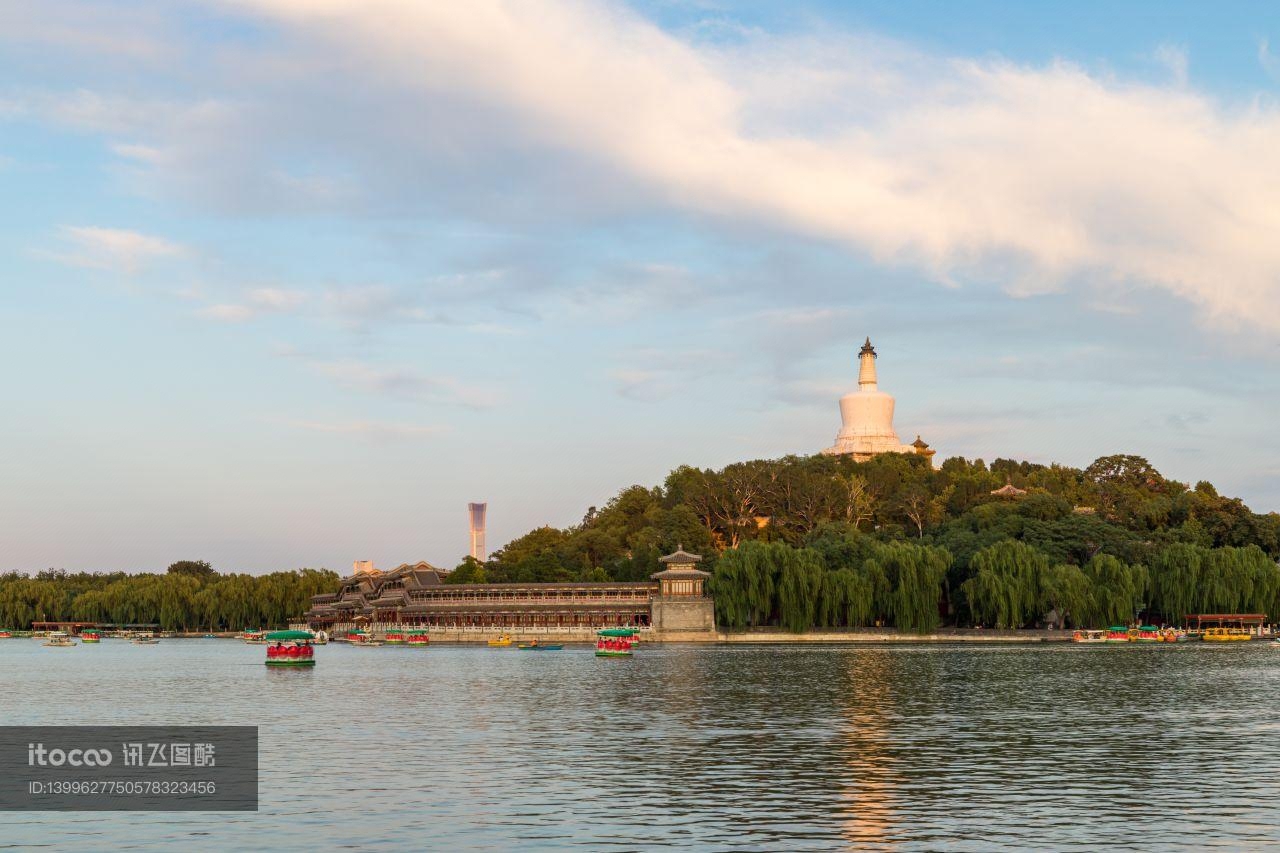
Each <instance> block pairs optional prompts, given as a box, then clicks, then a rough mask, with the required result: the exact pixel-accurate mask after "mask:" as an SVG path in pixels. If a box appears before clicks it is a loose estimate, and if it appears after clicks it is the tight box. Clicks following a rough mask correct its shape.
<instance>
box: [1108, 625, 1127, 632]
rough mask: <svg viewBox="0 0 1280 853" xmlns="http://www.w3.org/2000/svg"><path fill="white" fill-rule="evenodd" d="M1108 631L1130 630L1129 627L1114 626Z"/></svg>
mask: <svg viewBox="0 0 1280 853" xmlns="http://www.w3.org/2000/svg"><path fill="white" fill-rule="evenodd" d="M1107 630H1108V631H1128V630H1129V629H1128V628H1127V627H1125V626H1124V625H1112V626H1111V627H1110V628H1108V629H1107Z"/></svg>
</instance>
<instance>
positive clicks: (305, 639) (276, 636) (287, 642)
mask: <svg viewBox="0 0 1280 853" xmlns="http://www.w3.org/2000/svg"><path fill="white" fill-rule="evenodd" d="M314 639H315V635H313V634H312V633H311V632H310V631H293V630H290V631H272V632H271V633H269V634H267V636H266V640H267V642H268V643H270V644H271V645H269V646H268V647H267V666H270V667H290V668H301V667H312V666H315V665H316V659H315V649H314V648H312V645H311V641H312V640H314Z"/></svg>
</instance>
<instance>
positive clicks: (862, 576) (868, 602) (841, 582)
mask: <svg viewBox="0 0 1280 853" xmlns="http://www.w3.org/2000/svg"><path fill="white" fill-rule="evenodd" d="M874 603H875V588H874V584H873V581H872V578H871V576H870V574H868V573H866V572H864V571H859V570H856V569H851V568H841V569H836V570H835V571H828V572H827V573H826V574H825V575H824V576H823V578H822V594H821V598H820V600H819V605H818V620H817V621H818V624H819V625H824V626H830V627H836V626H843V627H845V628H857V627H861V626H863V625H867V624H870V622H871V619H872V614H873V613H874Z"/></svg>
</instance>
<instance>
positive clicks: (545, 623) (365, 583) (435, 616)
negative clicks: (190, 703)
mask: <svg viewBox="0 0 1280 853" xmlns="http://www.w3.org/2000/svg"><path fill="white" fill-rule="evenodd" d="M701 560H702V557H700V556H699V555H697V554H690V553H688V552H686V551H684V550H683V549H678V550H677V551H676V552H675V553H674V554H670V555H668V556H666V557H663V558H661V562H662V563H663V565H664V566H665V568H664V569H663V571H660V572H657V573H655V574H654V575H653V576H652V578H651V579H650V580H648V581H608V582H603V583H587V582H574V583H491V584H450V583H444V577H445V575H446V573H445V572H442V571H441V570H439V569H437V568H435V567H434V566H431V565H430V564H428V563H425V562H424V563H416V564H413V565H409V564H405V565H402V566H399V567H397V568H395V569H392V570H390V571H387V572H378V571H377V570H373V571H359V572H355V573H353V574H352V575H351V576H350V577H347V578H343V579H342V584H341V586H340V587H339V589H338V590H337V591H336V592H331V593H324V594H322V595H317V596H313V597H312V599H311V609H310V610H309V611H307V613H306V622H307V624H308V625H310V626H311V627H312V628H315V629H323V630H327V631H332V630H334V629H342V628H345V627H350V626H352V625H356V624H383V625H404V626H420V627H425V628H450V629H465V628H493V629H504V628H543V629H548V630H550V629H557V628H559V629H568V628H609V627H641V628H643V627H650V626H652V627H653V628H655V629H658V630H668V631H712V630H714V629H715V612H714V608H713V603H712V600H711V598H710V597H708V595H707V592H706V586H705V581H706V579H707V578H708V577H710V574H709V573H708V572H704V571H701V570H700V569H698V568H697V564H698V563H699V562H701Z"/></svg>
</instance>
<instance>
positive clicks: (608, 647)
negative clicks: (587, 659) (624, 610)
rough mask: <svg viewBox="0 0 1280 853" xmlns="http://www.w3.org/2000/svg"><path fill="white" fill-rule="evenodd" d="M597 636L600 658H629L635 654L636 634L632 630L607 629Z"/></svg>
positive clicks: (597, 654)
mask: <svg viewBox="0 0 1280 853" xmlns="http://www.w3.org/2000/svg"><path fill="white" fill-rule="evenodd" d="M596 636H597V637H598V639H597V640H596V657H598V658H629V657H631V656H632V655H633V654H634V653H635V651H634V650H635V644H636V632H635V631H632V630H631V629H630V628H605V629H604V630H603V631H597V632H596Z"/></svg>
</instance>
